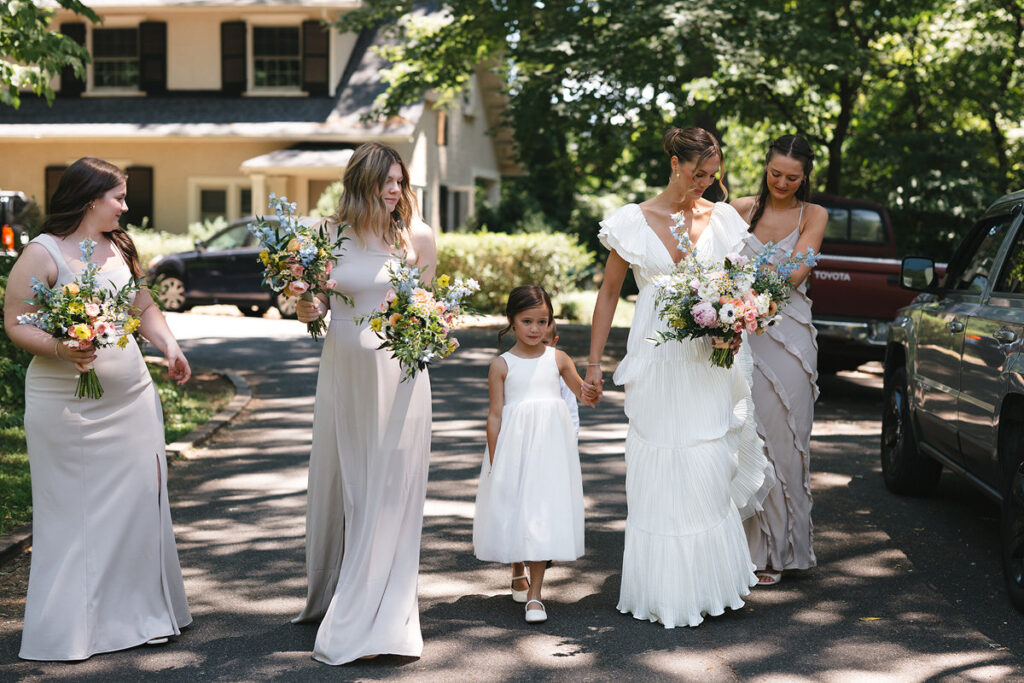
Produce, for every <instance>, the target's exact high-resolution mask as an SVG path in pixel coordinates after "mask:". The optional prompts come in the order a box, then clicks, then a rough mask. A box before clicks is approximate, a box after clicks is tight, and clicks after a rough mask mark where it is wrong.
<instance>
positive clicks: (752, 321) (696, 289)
mask: <svg viewBox="0 0 1024 683" xmlns="http://www.w3.org/2000/svg"><path fill="white" fill-rule="evenodd" d="M675 221H676V223H675V228H674V230H673V232H674V233H675V234H676V239H677V240H678V242H679V248H680V249H681V250H682V251H683V252H684V254H685V256H684V257H683V259H682V260H681V261H680V262H679V264H678V265H677V266H676V268H675V270H674V271H673V272H672V273H671V274H669V275H665V276H663V277H662V278H660V279H659V280H658V281H657V282H655V283H654V286H655V287H657V294H656V302H657V306H658V313H659V315H660V316H661V318H662V320H664V321H665V323H666V324H667V325H668V331H659V332H658V335H659V339H657V340H656V343H658V344H662V343H664V342H666V341H669V340H676V341H682V340H684V339H697V338H700V337H711V338H712V340H711V341H712V350H711V359H710V360H711V363H712V364H713V365H716V366H718V367H722V368H731V367H732V364H733V359H734V358H735V356H736V352H737V351H738V350H739V345H740V341H741V340H742V334H743V332H748V333H752V334H763V333H764V331H765V329H766V328H768V327H771V326H772V325H774V324H775V323H776V322H777V319H778V312H779V310H780V309H781V308H782V307H783V306H785V305H786V304H788V303H789V299H790V292H791V291H792V289H793V285H792V283H791V281H790V280H789V276H790V275H791V274H792V272H793V271H794V270H796V269H797V268H799V267H800V266H813V265H814V264H815V263H816V262H817V256H816V255H815V253H814V250H813V249H810V248H808V249H807V251H806V252H804V253H802V254H792V253H787V254H786V255H785V258H784V260H783V261H782V262H781V263H779V264H778V265H777V266H775V267H772V266H771V259H772V257H773V256H774V255H775V253H776V252H777V251H778V249H779V247H778V245H776V244H774V243H769V244H768V245H766V246H765V248H764V250H762V251H761V252H760V253H759V254H758V255H757V256H755V257H754V258H753V259H749V258H747V257H746V256H743V255H741V254H737V253H731V254H727V255H726V256H725V258H724V259H722V260H720V261H704V260H701V259H700V258H699V257H697V255H696V254H694V252H693V248H692V245H691V244H690V240H689V237H688V236H687V234H686V232H685V230H680V228H681V227H682V216H681V214H678V215H677V216H676V217H675Z"/></svg>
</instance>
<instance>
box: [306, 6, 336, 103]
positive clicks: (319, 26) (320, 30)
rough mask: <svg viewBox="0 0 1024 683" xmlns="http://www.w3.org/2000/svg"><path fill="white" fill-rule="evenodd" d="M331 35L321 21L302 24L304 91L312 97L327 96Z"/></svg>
mask: <svg viewBox="0 0 1024 683" xmlns="http://www.w3.org/2000/svg"><path fill="white" fill-rule="evenodd" d="M329 47H330V35H329V34H328V33H327V27H326V26H324V24H323V22H320V21H304V22H302V89H303V90H305V91H306V92H308V93H309V94H310V95H316V96H321V97H323V96H326V95H327V74H328V71H329V67H328V61H329V60H328V58H329V56H330V54H329Z"/></svg>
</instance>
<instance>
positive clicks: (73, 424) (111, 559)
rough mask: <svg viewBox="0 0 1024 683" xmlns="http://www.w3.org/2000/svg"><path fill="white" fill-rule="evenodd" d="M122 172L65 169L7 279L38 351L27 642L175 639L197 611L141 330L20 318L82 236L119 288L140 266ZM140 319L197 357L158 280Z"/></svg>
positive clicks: (64, 266)
mask: <svg viewBox="0 0 1024 683" xmlns="http://www.w3.org/2000/svg"><path fill="white" fill-rule="evenodd" d="M125 178H126V176H125V174H124V173H123V172H122V171H121V169H119V168H117V167H116V166H113V165H111V164H108V163H107V162H105V161H102V160H100V159H96V158H93V157H85V158H82V159H79V160H78V161H76V162H75V163H74V164H72V165H71V166H70V167H69V168H68V170H67V171H65V173H64V175H63V176H62V177H61V179H60V182H59V183H58V185H57V189H56V191H55V192H54V195H53V199H52V200H51V202H50V215H49V217H48V218H47V220H46V224H45V225H44V226H43V229H42V234H40V235H39V236H38V237H36V238H35V239H34V240H32V242H30V243H29V244H28V246H26V247H25V251H24V253H23V254H22V255H21V257H20V258H19V259H18V261H17V263H15V265H14V268H13V269H12V271H11V275H10V279H9V280H8V283H7V284H8V287H7V297H6V301H5V303H4V328H5V329H6V331H7V335H8V336H9V337H10V338H11V340H12V341H13V342H14V343H15V344H17V345H18V346H20V347H21V348H23V349H25V350H27V351H29V352H31V353H32V354H33V355H34V356H35V357H34V358H33V359H32V362H31V364H30V365H29V368H28V374H27V375H26V377H25V436H26V437H27V440H28V457H29V465H30V467H31V470H32V517H33V519H32V567H31V570H30V573H29V582H28V597H27V598H26V602H25V626H24V630H23V632H22V638H21V652H20V656H21V657H22V658H24V659H41V660H77V659H86V658H88V657H91V656H92V655H94V654H97V653H100V652H111V651H113V650H122V649H125V648H129V647H133V646H136V645H141V644H143V643H147V642H148V643H150V644H161V643H166V642H167V638H168V636H175V635H178V634H179V633H180V629H181V628H182V627H184V626H186V625H188V624H189V623H190V622H191V621H192V617H191V616H190V614H189V610H188V604H187V603H186V601H185V586H184V583H183V582H182V578H181V567H180V566H179V565H178V553H177V550H176V548H175V545H174V530H173V529H172V527H171V512H170V507H169V506H168V503H167V462H166V460H165V458H164V425H163V415H162V412H161V408H160V399H159V397H158V396H157V393H156V389H155V387H154V386H153V381H152V379H150V376H149V371H148V370H147V369H146V364H145V362H144V361H143V359H142V354H141V353H140V352H139V347H138V346H137V345H136V343H135V340H134V339H131V341H130V342H129V345H128V346H127V347H126V348H125V349H124V350H120V349H117V348H106V349H99V350H94V349H89V350H78V349H74V350H73V349H70V348H67V347H66V346H64V345H62V344H58V343H57V342H56V340H55V339H54V338H53V337H51V336H50V335H49V334H47V333H45V332H43V331H42V330H39V329H37V328H35V327H31V326H29V325H19V324H18V316H19V315H22V314H25V313H28V312H30V311H32V310H35V307H34V306H31V305H29V304H27V303H25V302H24V301H23V299H26V298H31V296H32V290H31V279H32V278H33V277H35V278H37V279H38V280H41V281H43V282H45V283H46V284H47V285H48V286H51V287H52V286H54V285H57V284H66V283H68V282H70V281H72V280H74V279H75V277H76V276H77V275H78V274H80V273H81V271H82V270H83V269H84V267H85V264H84V263H82V262H81V261H80V260H79V259H80V253H79V248H78V243H79V242H81V241H82V240H84V239H92V240H94V241H95V242H96V243H97V244H96V248H95V252H94V255H93V262H95V263H97V264H98V265H100V271H99V273H98V274H97V279H98V280H99V281H100V282H101V283H104V282H105V283H106V284H107V286H109V287H111V288H113V289H119V288H120V287H122V286H123V285H125V284H127V282H128V281H129V279H130V278H135V279H138V278H139V277H141V276H142V270H141V268H140V266H139V260H138V255H137V252H136V251H135V246H134V245H133V244H132V241H131V238H130V237H129V236H128V234H127V233H126V232H125V231H124V230H122V229H121V228H120V227H118V219H119V218H120V216H121V214H122V213H124V212H125V211H127V210H128V207H127V206H126V205H125V201H124V198H125V189H126V188H125ZM135 305H136V306H137V307H138V308H139V309H140V311H141V313H140V318H141V321H142V325H141V327H140V330H141V332H142V334H143V336H145V337H146V338H147V339H149V340H150V341H151V342H153V344H155V345H156V346H157V347H158V348H159V349H160V350H161V351H163V352H164V354H165V355H166V356H167V362H168V372H169V373H170V375H171V377H174V378H175V379H177V380H178V383H179V384H180V383H184V382H185V381H187V380H188V378H189V376H190V374H191V371H190V369H189V365H188V361H186V360H185V356H184V355H182V353H181V350H180V349H179V348H178V344H177V342H176V341H175V339H174V336H173V335H172V334H171V331H170V329H168V327H167V322H166V321H165V320H164V317H163V315H162V314H161V313H160V310H159V309H158V308H157V307H156V306H155V305H154V303H153V299H152V298H151V297H150V295H149V293H148V292H147V291H141V292H139V293H138V294H137V295H136V298H135ZM88 365H92V366H93V367H95V369H96V374H97V376H98V378H99V380H100V382H101V383H102V384H103V389H104V393H103V396H102V397H101V398H99V399H90V398H82V399H78V398H75V385H76V383H77V381H78V370H77V369H76V368H78V369H84V368H85V367H86V366H88Z"/></svg>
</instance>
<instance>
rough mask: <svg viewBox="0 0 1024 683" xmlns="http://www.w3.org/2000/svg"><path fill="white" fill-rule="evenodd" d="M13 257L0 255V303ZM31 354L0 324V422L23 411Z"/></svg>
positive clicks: (4, 293)
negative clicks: (10, 336)
mask: <svg viewBox="0 0 1024 683" xmlns="http://www.w3.org/2000/svg"><path fill="white" fill-rule="evenodd" d="M13 265H14V259H13V258H11V257H9V256H0V304H2V303H3V301H4V297H5V296H6V293H7V276H8V274H10V272H11V267H12V266H13ZM31 360H32V354H30V353H29V352H28V351H24V350H22V349H21V348H19V347H17V346H15V345H14V342H12V341H11V340H10V338H8V336H7V333H6V331H5V330H4V329H3V326H2V325H0V424H2V423H4V422H5V421H7V420H9V419H11V418H14V417H18V418H20V416H21V414H22V413H23V412H24V411H25V371H26V370H28V364H29V361H31Z"/></svg>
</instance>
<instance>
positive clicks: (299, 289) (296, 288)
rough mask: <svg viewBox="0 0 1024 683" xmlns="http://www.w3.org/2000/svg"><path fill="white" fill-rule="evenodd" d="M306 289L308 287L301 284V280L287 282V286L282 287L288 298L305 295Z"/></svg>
mask: <svg viewBox="0 0 1024 683" xmlns="http://www.w3.org/2000/svg"><path fill="white" fill-rule="evenodd" d="M308 289H309V285H308V284H306V283H305V282H303V281H302V280H296V281H295V282H289V283H288V284H287V285H285V286H284V292H285V294H287V295H288V296H299V295H300V294H305V293H306V291H307V290H308Z"/></svg>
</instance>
